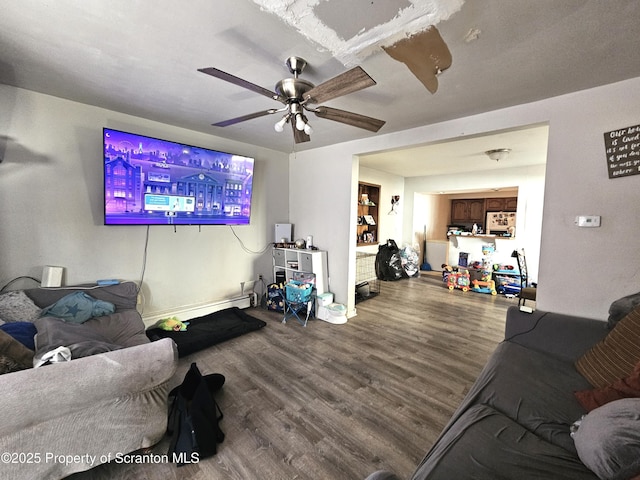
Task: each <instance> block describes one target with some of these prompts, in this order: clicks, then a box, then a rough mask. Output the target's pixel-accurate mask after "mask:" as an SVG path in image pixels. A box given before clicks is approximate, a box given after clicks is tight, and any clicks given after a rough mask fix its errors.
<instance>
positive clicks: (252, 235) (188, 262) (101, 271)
mask: <svg viewBox="0 0 640 480" xmlns="http://www.w3.org/2000/svg"><path fill="white" fill-rule="evenodd" d="M0 112H2V115H0V154H2V153H3V154H4V155H3V156H4V161H3V162H2V163H0V218H1V219H2V222H1V226H0V245H1V248H0V284H1V285H4V284H5V283H7V282H8V281H9V280H11V279H13V278H16V277H18V276H22V275H30V276H34V277H40V275H41V272H42V267H43V266H44V265H61V266H64V267H65V283H66V284H77V283H81V282H92V281H95V280H97V279H100V278H119V279H127V280H134V281H137V280H138V279H139V278H140V275H141V272H142V268H143V254H144V247H145V237H146V227H139V226H108V227H107V226H104V225H103V224H102V223H103V205H102V195H103V187H102V128H103V127H110V128H116V129H120V130H125V131H132V132H135V133H141V134H144V135H150V136H154V137H159V138H165V139H167V140H173V141H177V142H183V143H187V144H193V145H198V146H202V147H207V148H212V149H217V150H222V151H228V152H232V153H238V154H241V155H246V156H253V157H255V158H256V164H255V180H254V190H253V210H252V215H251V224H250V225H249V226H238V227H234V230H235V232H236V233H237V235H238V236H239V237H240V238H241V239H242V240H243V242H244V244H245V246H246V247H247V248H248V249H250V250H253V251H260V250H262V249H264V248H265V246H267V244H268V243H269V242H272V241H273V225H274V223H275V222H277V221H283V219H287V218H288V202H289V196H288V183H289V182H288V175H289V172H288V156H287V155H285V154H282V153H279V152H275V151H271V150H266V149H263V148H258V147H255V146H252V145H246V144H241V143H238V142H232V141H229V140H225V139H222V138H218V137H214V136H212V135H206V134H202V133H198V132H194V131H190V130H185V129H182V128H177V127H173V126H170V125H165V124H161V123H157V122H151V121H148V120H144V119H141V118H136V117H132V116H128V115H124V114H120V113H116V112H113V111H109V110H105V109H101V108H96V107H91V106H88V105H84V104H80V103H75V102H70V101H67V100H63V99H60V98H56V97H51V96H48V95H42V94H38V93H34V92H30V91H27V90H22V89H17V88H13V87H10V86H6V85H0ZM273 185H278V188H272V186H273ZM271 265H272V261H271V250H270V249H268V250H267V251H266V253H264V254H261V255H260V254H250V253H246V252H245V251H244V250H243V249H242V248H241V246H240V243H239V241H238V240H236V238H235V237H234V235H233V232H232V231H231V229H230V228H229V227H227V226H206V227H204V226H203V227H202V228H201V229H199V228H198V227H195V226H178V227H177V229H176V231H175V232H174V229H173V228H172V227H169V226H152V227H150V229H149V242H148V252H147V264H146V271H145V274H144V285H143V289H142V292H143V294H144V298H145V305H144V306H143V307H144V313H145V314H151V313H153V312H158V311H165V310H171V309H175V308H178V307H182V306H189V305H198V304H202V303H207V302H211V301H216V300H221V299H224V298H229V297H233V296H237V295H238V294H239V293H240V282H241V281H247V280H254V279H256V278H257V275H258V274H259V273H261V274H263V275H264V277H265V279H267V280H268V279H270V278H271V276H272V273H271Z"/></svg>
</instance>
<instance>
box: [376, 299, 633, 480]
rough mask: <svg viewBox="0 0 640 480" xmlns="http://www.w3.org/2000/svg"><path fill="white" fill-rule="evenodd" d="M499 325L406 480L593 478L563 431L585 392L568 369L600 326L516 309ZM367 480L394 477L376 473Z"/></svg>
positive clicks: (600, 333)
mask: <svg viewBox="0 0 640 480" xmlns="http://www.w3.org/2000/svg"><path fill="white" fill-rule="evenodd" d="M506 321H507V323H506V331H505V340H504V341H503V342H502V343H500V345H499V346H498V347H497V349H496V351H495V352H494V353H493V355H492V356H491V358H490V359H489V361H488V363H487V364H486V366H485V367H484V369H483V371H482V372H481V374H480V376H479V377H478V379H477V380H476V382H475V383H474V385H473V386H472V388H471V390H470V391H469V393H468V395H467V396H466V397H465V399H464V400H463V402H462V404H461V405H460V406H459V408H458V409H457V411H456V412H455V413H454V415H453V417H452V418H451V420H450V421H449V423H448V424H447V426H446V427H445V428H444V430H443V431H442V433H441V434H440V436H439V438H438V439H437V441H436V442H435V444H434V445H433V446H432V447H431V449H430V450H429V451H428V452H427V454H426V456H425V457H424V459H423V460H422V462H421V463H420V464H419V465H418V468H417V469H416V471H415V472H414V474H413V475H412V476H411V479H412V480H427V479H428V480H454V479H455V480H462V479H473V480H503V479H504V480H506V479H514V480H515V479H517V480H527V479H536V480H540V479H554V480H562V479H567V480H578V479H579V480H597V479H598V477H597V476H596V475H595V474H594V473H593V472H592V471H591V470H589V469H588V468H587V467H586V466H585V465H584V464H583V462H582V461H581V460H580V458H579V456H578V453H577V450H576V447H575V444H574V439H573V438H572V437H571V435H570V428H571V425H572V424H573V423H574V422H575V421H576V420H578V419H580V418H581V416H583V415H584V414H585V413H586V411H585V409H584V408H583V407H582V406H581V405H580V403H579V402H578V401H577V399H576V397H575V395H574V391H577V390H586V389H590V388H593V387H592V386H591V385H590V384H589V382H588V381H587V380H586V379H585V378H584V377H583V376H582V375H581V374H580V373H579V372H578V371H577V370H576V368H575V366H574V363H575V361H576V359H578V358H580V357H581V356H582V355H583V354H584V353H585V352H586V351H588V350H589V349H590V348H591V347H592V346H593V345H594V344H596V343H598V341H600V340H601V339H603V338H604V337H605V336H606V335H607V334H608V333H609V331H610V330H609V329H608V328H607V323H606V322H603V321H598V320H590V319H585V318H578V317H571V316H568V315H561V314H556V313H548V312H540V311H536V312H534V313H533V314H527V313H523V312H520V311H519V310H518V308H517V307H511V308H510V309H509V310H508V312H507V319H506ZM634 400H635V399H634ZM636 405H637V404H636ZM634 408H635V407H634ZM638 415H640V411H638ZM585 421H586V420H585ZM634 461H635V460H634ZM634 468H635V467H634ZM626 478H629V477H626ZM367 480H399V479H398V478H397V477H396V476H395V475H394V474H393V473H392V472H386V471H379V472H375V473H373V474H371V475H370V476H369V477H367Z"/></svg>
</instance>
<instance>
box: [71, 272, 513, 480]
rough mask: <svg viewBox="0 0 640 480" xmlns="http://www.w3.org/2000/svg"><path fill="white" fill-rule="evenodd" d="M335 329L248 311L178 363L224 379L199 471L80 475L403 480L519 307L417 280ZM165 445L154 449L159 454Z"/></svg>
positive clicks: (394, 288) (398, 285)
mask: <svg viewBox="0 0 640 480" xmlns="http://www.w3.org/2000/svg"><path fill="white" fill-rule="evenodd" d="M380 290H381V293H380V295H378V296H377V297H375V298H372V299H369V300H366V301H364V302H361V303H359V304H358V305H357V312H358V315H357V316H356V317H354V318H352V319H349V322H348V323H346V324H344V325H333V324H330V323H327V322H323V321H321V320H312V321H310V322H309V324H308V326H307V327H306V328H304V327H302V326H301V325H300V324H299V323H297V322H296V321H291V320H289V321H288V323H287V324H282V323H281V319H282V316H281V315H280V314H277V313H274V312H269V311H266V310H262V309H252V310H249V311H248V313H250V314H251V315H254V316H256V317H259V318H261V319H263V320H265V321H266V322H267V326H266V327H265V328H263V329H262V330H261V331H258V332H253V333H250V334H248V335H245V336H242V337H239V338H236V339H233V340H230V341H228V342H225V343H222V344H220V345H216V346H214V347H212V348H209V349H207V350H206V351H202V352H198V353H196V354H193V355H191V356H188V357H185V358H183V359H181V361H180V366H179V369H178V373H177V375H176V376H175V377H174V383H175V384H178V383H180V381H181V380H182V377H183V376H184V373H185V372H186V370H187V368H188V366H189V365H190V363H191V362H197V364H198V366H199V367H200V370H201V371H202V372H203V373H205V374H206V373H213V372H219V373H222V374H224V375H225V376H226V383H225V385H224V387H223V389H222V391H221V392H220V393H218V394H217V396H216V399H217V401H218V403H219V405H220V407H221V409H222V411H223V412H224V419H223V420H222V422H221V427H222V429H223V431H224V432H225V435H226V439H225V441H224V442H223V443H222V444H220V445H219V450H218V453H217V454H216V455H215V456H214V457H212V458H209V459H205V460H202V461H201V462H199V463H198V464H192V465H187V466H184V467H181V468H176V466H175V464H171V463H169V464H167V463H160V464H147V465H126V464H120V465H115V464H113V465H112V464H109V465H103V466H100V467H97V468H95V469H93V470H91V471H89V472H85V473H82V474H76V475H73V476H72V477H70V478H73V479H74V480H81V479H92V480H94V479H114V478H115V479H125V478H127V479H128V478H135V479H146V480H160V479H162V480H166V479H235V480H252V479H269V480H271V479H278V480H280V479H283V480H284V479H298V480H305V479H314V480H317V479H335V480H343V479H354V480H355V479H364V478H365V477H366V476H367V475H369V474H370V473H372V472H374V471H376V470H378V469H389V470H393V471H394V472H396V474H397V475H398V476H399V477H400V478H408V477H409V476H410V475H411V473H412V472H413V470H414V469H415V467H416V465H417V463H418V462H419V461H420V459H421V458H422V457H423V456H424V454H425V453H426V451H427V450H428V449H429V448H430V446H431V445H432V443H433V442H434V440H435V439H436V437H437V436H438V434H439V433H440V431H441V429H442V428H443V427H444V425H445V424H446V422H447V421H448V419H449V417H450V416H451V414H452V413H453V411H454V410H455V408H456V407H457V405H458V404H459V403H460V401H461V400H462V398H463V396H464V395H465V393H466V392H467V391H468V389H469V387H470V386H471V384H472V383H473V381H474V380H475V378H476V377H477V375H478V373H479V372H480V370H481V368H482V366H483V365H484V363H485V362H486V360H487V358H488V357H489V355H490V354H491V352H492V351H493V349H494V348H495V347H496V345H497V344H498V343H499V342H500V341H501V340H502V338H503V331H504V319H505V311H506V309H507V307H509V306H511V305H517V300H516V299H508V298H505V297H503V296H500V295H499V296H496V297H493V296H491V295H485V294H478V293H473V292H466V293H465V292H462V291H461V290H453V291H449V290H448V289H447V288H446V287H445V286H444V285H443V283H442V282H441V281H440V280H439V278H437V277H435V276H432V275H424V274H423V275H422V276H421V277H419V278H411V279H404V280H401V281H398V282H381V288H380ZM167 446H168V440H167V439H165V440H163V441H162V442H161V443H160V444H158V445H156V446H155V447H154V449H153V451H154V453H157V454H164V453H166V450H167Z"/></svg>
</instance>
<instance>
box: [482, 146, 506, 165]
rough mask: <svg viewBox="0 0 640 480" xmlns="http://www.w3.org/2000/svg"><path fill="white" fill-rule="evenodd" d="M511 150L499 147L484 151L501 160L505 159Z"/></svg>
mask: <svg viewBox="0 0 640 480" xmlns="http://www.w3.org/2000/svg"><path fill="white" fill-rule="evenodd" d="M510 152H511V149H510V148H497V149H495V150H487V151H486V152H484V153H485V154H486V155H487V156H488V157H489V158H490V159H491V160H495V161H496V162H499V161H500V160H504V159H505V158H507V157H508V156H509V153H510Z"/></svg>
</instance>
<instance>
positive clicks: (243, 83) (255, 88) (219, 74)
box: [198, 67, 286, 103]
mask: <svg viewBox="0 0 640 480" xmlns="http://www.w3.org/2000/svg"><path fill="white" fill-rule="evenodd" d="M198 71H199V72H202V73H206V74H207V75H211V76H212V77H216V78H219V79H220V80H224V81H225V82H229V83H233V84H234V85H237V86H239V87H242V88H246V89H247V90H251V91H252V92H256V93H259V94H260V95H264V96H265V97H269V98H272V99H273V100H278V101H279V102H282V103H285V102H286V100H285V99H284V98H283V97H281V96H280V95H278V94H277V93H275V92H272V91H271V90H267V89H266V88H263V87H261V86H260V85H256V84H255V83H251V82H249V81H247V80H244V79H242V78H240V77H236V76H235V75H231V74H230V73H227V72H223V71H222V70H218V69H217V68H213V67H208V68H199V69H198Z"/></svg>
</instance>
